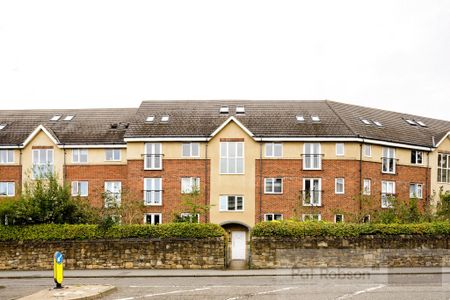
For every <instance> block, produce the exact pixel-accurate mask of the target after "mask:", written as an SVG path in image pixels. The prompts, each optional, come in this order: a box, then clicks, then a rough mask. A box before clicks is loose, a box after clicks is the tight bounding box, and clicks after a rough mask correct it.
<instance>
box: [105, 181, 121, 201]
mask: <svg viewBox="0 0 450 300" xmlns="http://www.w3.org/2000/svg"><path fill="white" fill-rule="evenodd" d="M121 196H122V183H121V182H120V181H106V182H105V207H117V206H120V201H121Z"/></svg>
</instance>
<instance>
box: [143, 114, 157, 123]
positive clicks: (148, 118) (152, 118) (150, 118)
mask: <svg viewBox="0 0 450 300" xmlns="http://www.w3.org/2000/svg"><path fill="white" fill-rule="evenodd" d="M154 120H155V116H148V117H147V118H146V119H145V122H148V123H151V122H153V121H154Z"/></svg>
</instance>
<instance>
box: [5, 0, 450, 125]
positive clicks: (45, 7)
mask: <svg viewBox="0 0 450 300" xmlns="http://www.w3.org/2000/svg"><path fill="white" fill-rule="evenodd" d="M145 99H149V100H150V99H331V100H336V101H343V102H348V103H355V104H360V105H366V106H372V107H379V108H384V109H388V110H394V111H401V112H408V113H415V114H419V115H424V116H430V117H435V118H441V119H446V120H449V119H450V1H439V0H432V1H425V0H422V1H413V0H405V1H393V0H387V1H380V0H376V1H375V0H373V1H361V0H359V1H342V0H340V1H336V0H331V1H313V0H311V1H262V0H258V1H243V0H239V1H212V0H207V1H193V0H190V1H186V0H183V1H168V0H164V1H111V0H107V1H92V0H89V1H80V0H78V1H62V0H57V1H45V0H39V1H36V0H33V1H20V0H11V1H9V0H2V1H1V2H0V109H16V108H66V107H67V108H84V107H128V106H138V105H139V103H140V101H141V100H145Z"/></svg>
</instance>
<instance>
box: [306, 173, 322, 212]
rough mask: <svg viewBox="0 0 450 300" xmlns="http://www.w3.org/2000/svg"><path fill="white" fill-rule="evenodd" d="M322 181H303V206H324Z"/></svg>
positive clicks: (314, 179) (308, 179)
mask: <svg viewBox="0 0 450 300" xmlns="http://www.w3.org/2000/svg"><path fill="white" fill-rule="evenodd" d="M321 181H322V180H321V179H320V178H304V179H303V191H302V192H303V205H304V206H320V205H321V204H322V191H321V187H322V182H321Z"/></svg>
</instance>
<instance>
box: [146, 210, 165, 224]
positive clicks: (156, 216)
mask: <svg viewBox="0 0 450 300" xmlns="http://www.w3.org/2000/svg"><path fill="white" fill-rule="evenodd" d="M144 223H145V224H152V225H158V224H162V214H160V213H149V214H144Z"/></svg>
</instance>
